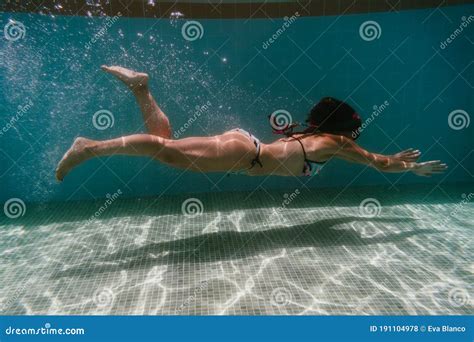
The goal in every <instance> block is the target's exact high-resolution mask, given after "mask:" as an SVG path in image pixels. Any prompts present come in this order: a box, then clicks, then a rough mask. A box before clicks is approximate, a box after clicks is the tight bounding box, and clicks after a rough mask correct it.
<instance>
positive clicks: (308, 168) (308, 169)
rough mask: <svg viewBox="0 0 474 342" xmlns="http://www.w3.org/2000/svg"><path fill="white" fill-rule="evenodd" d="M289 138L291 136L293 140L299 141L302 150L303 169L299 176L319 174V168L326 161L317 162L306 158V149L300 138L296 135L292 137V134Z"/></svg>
mask: <svg viewBox="0 0 474 342" xmlns="http://www.w3.org/2000/svg"><path fill="white" fill-rule="evenodd" d="M291 138H293V139H294V140H296V141H297V142H299V143H300V145H301V149H302V150H303V156H304V165H303V170H302V173H301V176H308V177H312V176H315V175H317V174H319V172H320V171H321V169H322V168H323V166H324V164H325V163H326V162H318V161H315V160H310V159H308V157H307V155H306V150H305V148H304V145H303V143H302V142H301V139H300V138H297V137H293V136H292V137H291Z"/></svg>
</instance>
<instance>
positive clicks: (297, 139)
mask: <svg viewBox="0 0 474 342" xmlns="http://www.w3.org/2000/svg"><path fill="white" fill-rule="evenodd" d="M292 138H293V139H295V140H296V141H297V142H299V143H300V145H301V149H302V150H303V156H304V160H305V161H307V160H308V158H306V150H305V149H304V146H303V143H302V142H301V140H300V139H299V138H297V137H292Z"/></svg>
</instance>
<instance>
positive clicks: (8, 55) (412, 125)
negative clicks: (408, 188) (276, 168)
mask: <svg viewBox="0 0 474 342" xmlns="http://www.w3.org/2000/svg"><path fill="white" fill-rule="evenodd" d="M472 9H473V6H472V5H466V6H450V7H442V8H441V9H438V10H437V9H425V10H414V11H399V12H391V13H370V14H358V15H343V16H323V17H310V18H308V17H299V18H297V19H296V20H294V21H292V23H291V25H290V26H289V28H288V29H287V30H286V31H285V32H284V33H283V34H280V35H279V36H278V39H277V40H276V41H275V42H274V43H272V44H270V45H269V46H268V47H267V48H264V46H265V44H266V45H268V43H267V42H268V40H269V38H270V37H272V36H273V35H274V34H275V32H277V31H278V29H281V27H282V25H283V24H284V23H285V21H284V19H282V18H275V19H272V20H270V19H267V20H265V19H255V20H244V19H242V20H204V19H203V20H199V22H200V23H201V25H202V26H203V30H204V33H203V36H202V38H201V39H198V40H195V41H187V40H186V39H184V38H183V35H182V27H183V25H184V20H170V19H162V20H156V19H138V18H118V19H116V20H112V19H110V18H109V19H107V18H100V17H91V18H89V17H74V16H56V17H54V18H51V17H50V16H47V15H43V16H42V15H38V14H24V13H1V14H0V19H1V24H2V25H5V24H6V23H8V22H9V20H18V21H20V22H22V23H23V24H24V26H25V30H26V33H25V36H24V38H23V39H20V40H16V41H6V40H5V39H4V40H3V41H2V43H1V45H0V57H1V60H2V63H0V80H1V82H2V91H1V92H0V105H1V106H2V107H1V110H2V113H3V114H2V118H3V120H4V123H3V124H4V125H6V124H7V122H9V120H10V118H11V117H13V116H15V113H17V112H18V110H19V109H18V106H22V108H23V107H26V106H27V105H28V104H29V101H31V102H32V103H33V104H32V105H31V108H28V110H26V113H25V114H22V115H20V117H19V119H18V121H17V122H16V124H14V125H13V127H11V128H10V129H8V130H7V131H6V132H5V133H4V134H2V136H1V153H0V176H1V182H2V192H1V193H0V199H1V200H2V201H6V200H7V199H9V198H12V197H18V198H21V199H22V200H23V201H25V202H48V201H52V200H56V201H57V200H77V199H91V198H93V197H95V198H103V197H105V195H106V194H107V193H109V192H114V191H116V189H118V188H121V189H122V191H123V192H124V195H125V196H127V197H135V196H143V195H146V196H151V195H156V194H162V193H166V194H173V193H175V194H176V193H183V192H191V193H198V192H209V191H218V192H223V191H241V190H243V191H252V190H253V189H255V188H258V187H262V188H264V189H266V190H271V189H287V188H294V187H297V186H301V181H304V182H305V183H307V186H309V187H311V188H314V187H342V186H347V185H349V184H352V185H370V184H388V182H389V183H390V184H393V183H397V184H407V183H418V182H428V183H434V184H436V183H437V182H439V181H443V182H460V181H464V182H470V181H472V172H467V171H466V170H472V169H473V166H474V156H473V154H472V143H473V140H472V136H473V135H472V132H473V130H472V127H473V125H469V126H467V127H465V128H464V129H459V130H456V129H452V128H451V127H450V126H449V122H448V117H449V114H450V113H451V112H453V111H455V110H463V111H466V112H467V114H468V115H470V114H469V113H470V112H471V111H472V108H473V102H472V96H471V95H472V84H473V82H472V79H473V78H472V70H473V69H472V52H473V45H472V44H471V42H472V41H474V38H473V31H472V28H471V26H468V27H467V28H466V29H465V30H464V31H463V33H462V34H461V35H459V36H458V37H457V38H456V39H455V40H454V41H453V42H452V43H451V44H449V45H448V46H447V47H446V48H445V49H441V47H440V44H441V43H442V42H444V41H445V40H446V39H447V38H448V37H450V35H451V34H452V33H453V31H455V30H456V29H457V28H459V26H460V25H461V23H462V22H463V19H462V18H463V17H464V18H465V19H466V16H467V17H469V15H470V14H472ZM367 21H375V22H377V23H378V24H379V26H380V30H381V31H380V37H379V38H378V39H375V40H372V41H366V40H364V39H362V38H361V35H360V32H359V29H360V27H361V26H362V24H363V23H365V22H367ZM108 24H110V27H108V26H107V25H108ZM105 28H106V30H105ZM103 31H105V33H103V34H102V35H101V36H99V38H98V39H97V40H96V41H95V42H92V40H93V38H94V37H95V36H96V35H97V34H98V32H103ZM102 64H118V65H123V66H126V67H129V68H134V69H137V70H141V71H146V72H148V73H149V74H150V77H151V81H150V87H151V89H152V92H153V94H154V96H155V97H156V99H157V102H158V103H159V104H160V105H161V106H162V107H163V109H164V111H165V112H166V113H167V114H168V115H169V117H170V120H171V123H172V126H173V130H174V131H179V129H180V128H182V127H185V125H186V123H188V122H189V120H190V119H191V118H194V117H196V106H202V105H204V104H207V103H208V102H209V103H210V105H209V108H208V110H207V111H205V112H203V113H202V114H201V115H200V116H198V117H197V120H195V121H194V122H193V123H192V124H191V125H190V126H189V127H188V128H187V129H185V132H184V134H182V135H181V136H193V135H212V134H217V133H221V132H223V131H225V130H228V129H231V128H234V127H242V128H243V129H246V130H248V131H250V132H251V133H253V134H254V135H256V136H257V137H259V138H260V139H261V140H262V141H265V142H269V141H271V140H272V139H275V136H274V135H273V134H272V132H271V127H270V125H269V123H268V118H267V116H268V115H269V114H270V113H272V112H274V111H275V110H278V109H285V110H287V111H289V112H290V113H291V115H292V117H293V120H294V121H303V120H304V118H305V115H306V113H307V112H308V110H309V109H310V108H311V107H312V105H313V104H314V103H315V102H317V101H318V100H319V99H320V98H321V97H323V96H328V95H329V96H334V97H336V98H340V99H343V100H347V101H348V102H349V103H350V104H351V105H353V106H354V107H355V108H356V110H357V111H358V112H359V113H360V115H361V116H362V118H363V120H367V119H369V118H370V117H371V116H372V113H373V112H380V113H379V114H378V116H374V118H375V120H373V121H372V122H371V123H370V124H369V125H368V126H367V128H366V129H365V130H364V131H363V133H362V136H361V138H360V140H359V142H360V144H361V145H362V146H364V147H366V148H367V149H368V150H371V151H378V152H382V153H395V152H398V151H399V150H401V149H405V148H409V147H414V148H419V149H420V150H421V151H422V152H423V158H424V159H425V160H430V159H441V160H444V161H446V162H447V163H448V164H449V165H450V167H451V169H450V172H449V173H448V174H447V175H446V178H437V179H422V178H419V177H416V176H414V175H411V174H406V175H403V176H402V175H400V174H381V173H378V172H374V171H373V170H368V169H364V168H363V167H360V166H356V165H350V164H347V163H344V162H339V161H334V162H331V163H329V164H328V165H327V166H326V172H323V173H322V174H321V176H320V177H317V178H315V179H312V180H307V179H305V180H301V179H296V178H292V177H288V178H281V177H268V178H260V177H257V178H249V177H236V176H234V177H225V175H223V174H208V175H203V174H200V173H189V172H188V173H185V174H182V173H181V172H180V170H175V169H171V168H168V167H166V166H163V165H160V164H158V163H150V162H149V160H147V159H142V158H127V157H114V158H105V159H102V160H93V161H90V162H88V163H87V164H85V165H83V166H81V168H79V169H77V170H75V171H74V173H72V174H71V175H70V176H69V177H68V179H67V181H66V182H64V183H63V184H58V183H56V181H55V179H54V173H53V170H54V169H55V167H56V164H57V162H58V160H59V159H60V158H61V156H62V154H63V153H64V152H65V151H66V149H67V148H68V146H69V145H70V144H71V142H72V141H73V139H74V138H75V137H77V136H85V137H90V138H93V139H109V138H113V137H117V136H121V135H126V134H132V133H137V132H145V127H144V124H143V121H142V118H141V114H140V112H139V108H138V106H137V105H136V103H135V99H134V98H133V96H132V94H131V93H130V91H129V90H128V89H127V88H126V87H125V86H124V85H123V84H121V83H120V82H118V81H117V80H115V79H114V78H113V77H111V76H110V75H107V74H105V73H104V72H102V71H101V70H100V65H102ZM385 101H387V103H388V106H383V105H384V103H385ZM374 107H376V108H377V109H375V110H374ZM382 107H384V109H383V110H380V109H381V108H382ZM99 110H108V111H110V113H111V114H112V115H113V119H114V122H113V125H111V126H110V127H109V128H107V129H103V130H100V129H97V128H96V127H95V126H94V125H93V116H94V113H96V112H97V111H99ZM354 175H358V176H357V177H354ZM171 184H172V185H171ZM170 185H171V186H170Z"/></svg>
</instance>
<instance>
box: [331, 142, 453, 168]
mask: <svg viewBox="0 0 474 342" xmlns="http://www.w3.org/2000/svg"><path fill="white" fill-rule="evenodd" d="M332 145H333V146H332V150H333V155H334V156H336V157H338V158H341V159H344V160H347V161H350V162H353V163H359V164H365V165H369V166H371V167H373V168H375V169H377V170H379V171H382V172H407V171H412V172H413V173H415V174H417V175H418V176H425V177H429V176H431V175H433V174H438V173H443V172H444V171H445V170H446V169H447V165H446V164H443V163H442V162H441V161H440V160H432V161H427V162H423V163H418V162H416V159H417V158H418V157H419V151H413V152H412V151H411V150H406V151H403V152H400V153H397V154H395V155H392V156H387V155H382V154H378V153H371V152H369V151H367V150H365V149H363V148H362V147H360V146H359V145H357V144H356V143H355V142H354V141H353V140H352V139H349V138H346V137H341V139H335V140H333V143H332Z"/></svg>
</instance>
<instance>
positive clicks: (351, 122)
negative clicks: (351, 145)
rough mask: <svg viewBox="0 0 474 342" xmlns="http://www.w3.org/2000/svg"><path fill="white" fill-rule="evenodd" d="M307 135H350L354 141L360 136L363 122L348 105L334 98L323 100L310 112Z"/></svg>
mask: <svg viewBox="0 0 474 342" xmlns="http://www.w3.org/2000/svg"><path fill="white" fill-rule="evenodd" d="M306 122H307V123H308V125H309V126H310V127H309V128H308V129H306V130H305V133H316V132H324V133H334V134H338V133H342V132H344V133H350V134H351V137H352V139H354V140H355V139H357V138H358V137H359V135H360V129H359V128H360V126H361V124H362V121H361V119H360V116H359V114H357V112H356V111H355V110H354V108H352V107H351V106H349V105H348V104H347V103H345V102H343V101H340V100H338V99H335V98H333V97H324V98H322V99H321V100H320V101H319V102H318V103H317V104H316V105H315V106H314V107H313V108H312V109H311V111H310V112H309V114H308V117H307V119H306Z"/></svg>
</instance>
